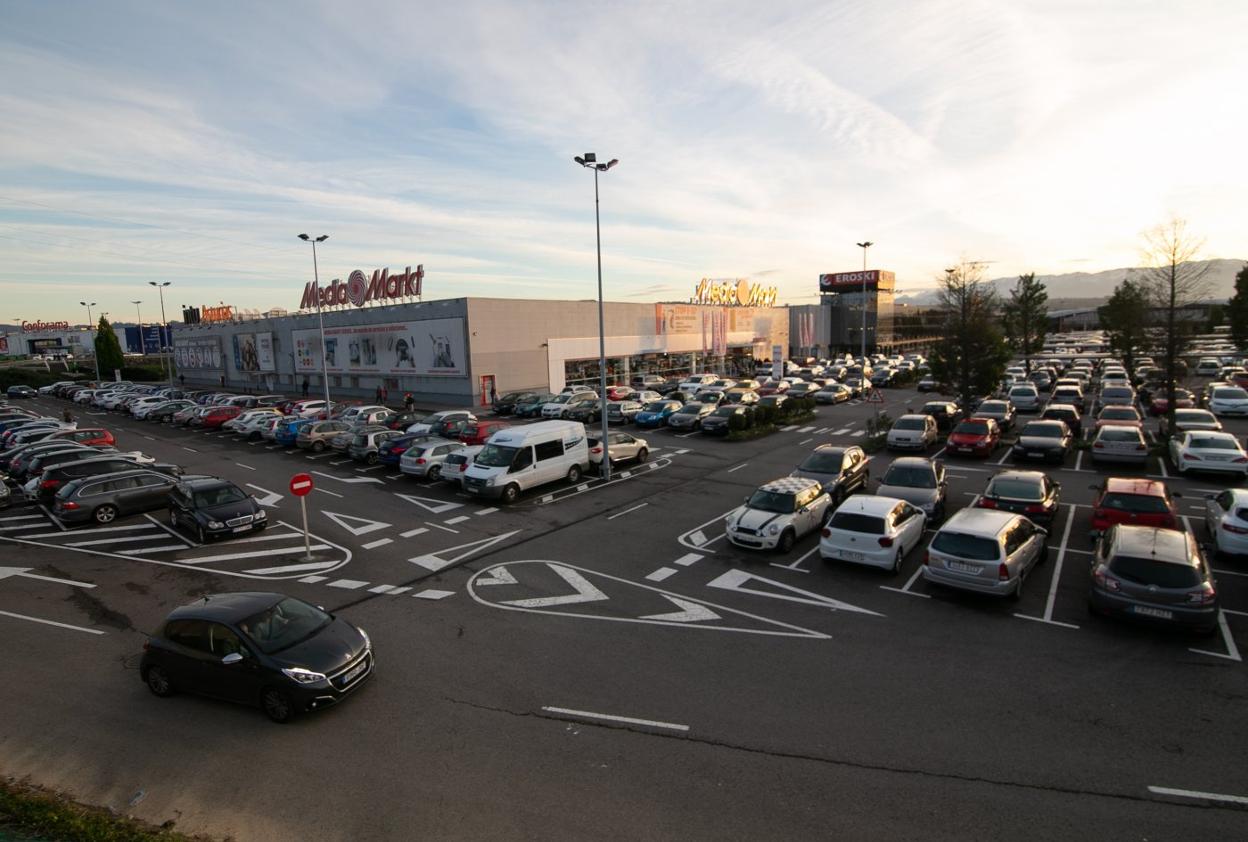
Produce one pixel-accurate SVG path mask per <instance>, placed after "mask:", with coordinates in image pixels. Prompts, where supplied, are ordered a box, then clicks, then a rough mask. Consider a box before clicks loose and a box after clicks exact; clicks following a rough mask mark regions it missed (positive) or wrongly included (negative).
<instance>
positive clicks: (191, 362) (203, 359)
mask: <svg viewBox="0 0 1248 842" xmlns="http://www.w3.org/2000/svg"><path fill="white" fill-rule="evenodd" d="M173 362H174V364H175V365H176V366H177V367H178V369H179V370H181V371H220V370H221V369H222V368H223V367H224V364H223V361H222V359H221V340H220V338H218V337H216V336H199V337H195V338H188V339H181V340H179V341H178V344H177V345H175V346H174V347H173Z"/></svg>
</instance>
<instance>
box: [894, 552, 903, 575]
mask: <svg viewBox="0 0 1248 842" xmlns="http://www.w3.org/2000/svg"><path fill="white" fill-rule="evenodd" d="M901 562H902V552H901V548H898V549H897V555H895V556H893V573H900V572H901Z"/></svg>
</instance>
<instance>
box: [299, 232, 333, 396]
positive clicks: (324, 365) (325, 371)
mask: <svg viewBox="0 0 1248 842" xmlns="http://www.w3.org/2000/svg"><path fill="white" fill-rule="evenodd" d="M299 239H301V240H303V241H304V242H305V243H311V244H312V280H313V281H314V283H315V287H316V321H317V324H318V325H319V326H320V329H321V380H322V381H324V383H325V417H326V418H328V417H329V358H328V357H327V356H326V354H325V317H324V316H323V315H321V273H320V270H319V269H318V268H317V266H316V244H317V243H323V242H325V241H326V240H328V239H329V235H328V234H322V235H321V236H319V237H315V238H313V237H309V236H308V235H307V234H300V235H299Z"/></svg>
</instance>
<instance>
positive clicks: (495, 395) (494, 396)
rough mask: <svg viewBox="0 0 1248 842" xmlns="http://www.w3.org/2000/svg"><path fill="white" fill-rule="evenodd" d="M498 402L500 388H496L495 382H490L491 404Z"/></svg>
mask: <svg viewBox="0 0 1248 842" xmlns="http://www.w3.org/2000/svg"><path fill="white" fill-rule="evenodd" d="M496 403H498V389H496V388H494V383H493V382H491V383H490V406H493V405H494V404H496Z"/></svg>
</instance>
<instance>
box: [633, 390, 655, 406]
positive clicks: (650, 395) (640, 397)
mask: <svg viewBox="0 0 1248 842" xmlns="http://www.w3.org/2000/svg"><path fill="white" fill-rule="evenodd" d="M628 399H629V400H630V401H636V402H637V403H639V404H641V405H642V406H645V405H646V404H648V403H651V402H652V401H661V400H663V396H662V395H660V394H659V393H658V392H652V391H650V390H649V389H646V390H643V391H640V392H637V393H636V394H633V395H630V396H629V398H628Z"/></svg>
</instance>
